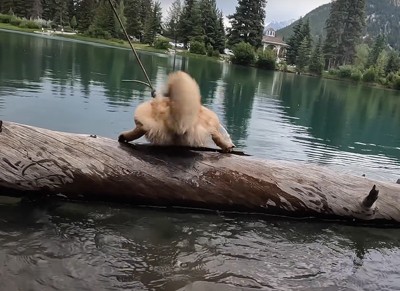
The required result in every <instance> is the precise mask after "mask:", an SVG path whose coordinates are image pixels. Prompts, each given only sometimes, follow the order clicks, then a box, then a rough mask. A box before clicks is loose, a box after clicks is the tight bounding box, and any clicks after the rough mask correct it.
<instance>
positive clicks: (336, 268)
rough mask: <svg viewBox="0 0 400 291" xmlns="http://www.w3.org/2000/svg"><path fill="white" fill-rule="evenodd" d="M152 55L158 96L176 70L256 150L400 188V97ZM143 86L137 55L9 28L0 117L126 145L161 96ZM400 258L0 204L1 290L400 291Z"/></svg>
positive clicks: (240, 219)
mask: <svg viewBox="0 0 400 291" xmlns="http://www.w3.org/2000/svg"><path fill="white" fill-rule="evenodd" d="M140 56H141V59H142V61H143V63H144V66H145V68H146V70H147V71H148V74H149V76H150V78H151V80H152V82H153V84H154V85H155V87H156V88H162V85H163V82H164V80H165V77H166V75H167V74H168V73H169V72H171V71H172V70H173V69H174V68H175V69H183V70H186V71H188V72H189V73H190V74H191V75H192V76H193V77H195V78H196V79H197V80H198V82H199V84H200V87H201V92H202V96H203V103H204V104H205V105H206V106H208V107H209V108H211V109H213V110H215V111H216V112H217V113H218V115H219V117H220V119H221V120H222V122H223V123H224V124H225V126H226V128H227V129H228V131H229V133H230V134H231V136H232V138H233V140H234V143H235V144H236V146H237V147H238V149H240V150H244V151H245V152H246V153H249V154H252V155H254V156H257V157H260V158H266V159H281V160H290V161H301V162H307V163H312V164H320V165H324V166H326V167H329V168H332V169H334V170H336V171H339V172H345V173H349V174H353V175H358V176H361V175H362V174H365V175H367V176H368V177H371V178H375V179H378V180H383V181H393V183H395V182H396V180H397V179H398V178H400V131H399V128H400V92H399V91H389V90H382V89H375V88H370V87H365V86H358V85H354V84H350V83H344V82H338V81H333V80H321V79H318V78H311V77H305V76H296V75H293V74H283V73H279V72H270V71H262V70H257V69H254V68H246V67H240V66H233V65H229V64H225V63H219V62H216V61H209V60H205V59H203V58H186V57H179V56H178V57H177V58H176V60H175V63H174V58H173V56H167V55H159V54H150V53H141V54H140ZM131 79H139V80H144V77H143V74H142V72H141V71H140V69H139V67H138V65H137V64H136V62H135V59H134V57H133V55H132V53H131V52H130V51H129V50H123V49H116V48H110V47H106V46H100V45H92V44H85V43H81V42H73V41H66V40H60V39H57V38H54V37H41V36H35V35H27V34H21V33H10V32H5V31H0V119H1V120H8V121H15V122H19V123H26V124H30V125H34V126H39V127H45V128H49V129H54V130H60V131H68V132H76V133H91V134H98V135H103V136H107V137H110V138H116V137H117V136H118V134H119V133H120V132H121V131H123V130H126V129H129V128H131V127H132V126H133V120H132V112H133V110H134V108H135V107H136V105H137V104H138V103H140V102H142V101H144V100H148V99H150V98H151V97H150V91H149V89H148V88H146V87H143V86H141V85H138V84H135V83H132V82H124V81H125V80H131ZM142 141H143V142H144V140H142ZM0 154H1V153H0ZM399 260H400V231H399V230H396V229H375V228H368V227H358V228H357V227H352V226H346V225H342V224H332V223H327V222H312V221H311V222H310V221H293V220H286V219H278V218H263V219H260V218H259V217H247V216H236V217H235V216H229V215H226V214H220V213H218V214H217V213H190V212H184V213H173V212H167V211H163V210H161V209H160V210H152V209H138V208H134V207H127V206H122V205H104V204H86V203H61V202H54V201H53V202H49V203H48V204H45V205H44V204H42V205H35V204H28V205H26V204H19V203H16V201H15V200H14V199H8V198H0V265H1V266H2V267H1V268H0V282H1V285H0V290H17V289H18V288H19V290H121V289H127V290H177V289H179V288H182V287H183V286H185V285H187V284H189V283H191V282H211V283H212V284H215V285H206V283H200V284H203V285H202V286H203V287H204V288H205V289H206V290H210V288H211V287H212V286H214V287H215V289H219V290H221V291H222V289H221V288H223V287H222V286H221V285H217V283H221V284H229V285H230V286H232V285H235V286H240V287H252V288H262V289H267V290H269V289H273V290H293V289H294V290H400V265H399V264H398V262H399Z"/></svg>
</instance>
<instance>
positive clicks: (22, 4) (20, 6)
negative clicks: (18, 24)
mask: <svg viewBox="0 0 400 291" xmlns="http://www.w3.org/2000/svg"><path fill="white" fill-rule="evenodd" d="M31 4H32V3H31V2H30V1H26V0H14V1H13V5H12V10H13V11H14V14H15V15H16V16H19V17H26V18H29V11H30V9H31V8H32V7H31Z"/></svg>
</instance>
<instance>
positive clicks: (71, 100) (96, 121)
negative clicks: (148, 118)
mask: <svg viewBox="0 0 400 291" xmlns="http://www.w3.org/2000/svg"><path fill="white" fill-rule="evenodd" d="M140 58H141V60H142V62H143V64H144V66H145V68H146V70H147V71H148V74H149V76H150V79H151V80H152V82H153V84H154V86H155V87H156V88H157V89H161V86H162V85H163V83H164V81H165V77H166V75H167V74H168V73H169V72H171V71H172V70H174V69H183V70H186V71H188V72H189V73H190V74H191V75H193V77H195V78H196V80H198V82H199V85H200V89H201V93H202V97H203V102H204V103H205V104H206V106H209V107H211V108H212V109H213V110H215V111H216V112H217V113H218V115H219V116H220V118H221V120H222V122H223V123H224V124H225V125H226V127H227V129H228V131H229V132H230V134H231V136H232V138H233V140H234V142H235V144H236V145H237V146H238V147H239V148H241V149H244V150H246V151H248V152H249V153H251V154H254V155H258V156H260V157H266V158H273V159H289V160H300V161H306V162H313V163H320V164H325V165H329V166H332V165H333V166H334V167H336V166H338V167H339V168H340V170H342V171H343V170H350V171H353V172H355V173H357V174H360V175H361V174H363V173H365V172H368V170H370V171H369V172H368V174H371V175H373V176H374V177H379V178H383V179H386V180H397V178H398V177H397V176H396V175H398V173H397V171H398V169H399V167H400V166H399V163H400V162H399V158H400V147H399V144H400V135H399V131H398V128H399V127H400V104H399V103H400V99H399V98H398V94H397V92H395V91H388V90H380V89H374V88H368V87H363V86H355V85H353V84H349V83H342V82H336V81H331V80H321V79H317V78H310V77H304V76H297V75H292V74H282V73H278V72H269V71H262V70H257V69H255V68H248V67H241V66H233V65H228V64H226V63H222V62H216V61H208V60H205V59H204V58H189V57H185V56H176V57H174V56H168V55H160V54H150V53H140ZM15 60H18V62H16V61H15ZM0 66H1V70H0V98H1V99H0V100H2V102H1V101H0V115H1V116H2V118H5V119H9V120H14V121H17V122H22V123H29V124H32V125H38V126H43V127H49V128H51V129H56V130H66V131H74V132H91V133H97V134H101V135H105V136H109V137H116V136H117V135H118V134H119V132H120V131H121V130H125V129H128V128H130V127H131V126H132V123H133V121H132V112H133V110H134V108H135V107H136V105H137V104H138V103H139V102H142V101H143V100H148V99H149V98H150V89H149V88H147V87H145V86H142V85H139V84H137V83H132V82H126V80H132V79H137V80H145V78H144V75H143V72H142V71H141V69H140V68H139V66H138V65H137V63H136V60H135V58H134V56H133V55H132V53H131V52H130V51H129V50H122V49H115V48H109V47H106V46H100V45H88V44H85V43H81V42H71V41H63V40H57V39H56V38H52V37H38V36H32V35H25V34H15V33H9V32H0ZM20 98H24V100H23V102H19V100H20ZM38 101H39V102H38ZM49 120H50V121H49ZM100 124H101V125H100ZM364 169H367V170H366V171H364Z"/></svg>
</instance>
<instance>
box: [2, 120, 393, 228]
mask: <svg viewBox="0 0 400 291" xmlns="http://www.w3.org/2000/svg"><path fill="white" fill-rule="evenodd" d="M0 153H1V154H0V194H2V195H21V196H22V195H27V194H29V195H58V194H60V193H61V194H62V195H64V196H66V197H67V198H69V199H83V200H98V201H114V202H123V203H132V204H147V205H154V206H184V207H198V208H207V209H219V210H233V211H246V212H256V213H265V214H277V215H287V216H293V217H321V218H329V219H336V218H344V219H351V220H354V219H355V220H356V221H369V222H374V223H375V222H376V223H380V222H389V223H396V224H397V223H400V203H399V202H400V185H398V184H396V183H384V182H379V181H374V180H370V179H368V178H365V177H356V176H351V175H348V174H340V173H336V172H334V171H331V170H329V169H327V168H324V167H319V166H313V165H307V164H302V163H291V162H284V161H267V160H260V159H257V158H254V157H250V156H238V155H234V154H221V153H218V152H212V151H194V150H191V149H185V148H176V147H154V146H143V145H142V146H140V145H131V144H123V143H118V142H117V141H116V140H112V139H108V138H104V137H98V136H90V135H84V134H71V133H63V132H56V131H51V130H47V129H41V128H37V127H32V126H28V125H22V124H17V123H12V122H3V125H2V127H1V132H0ZM374 185H376V189H377V190H379V196H378V199H377V201H376V202H375V203H374V204H373V205H372V207H371V208H366V207H364V206H363V204H362V202H363V200H364V198H365V197H366V196H367V195H368V193H370V191H371V189H372V188H373V186H374Z"/></svg>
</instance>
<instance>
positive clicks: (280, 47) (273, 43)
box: [262, 28, 289, 62]
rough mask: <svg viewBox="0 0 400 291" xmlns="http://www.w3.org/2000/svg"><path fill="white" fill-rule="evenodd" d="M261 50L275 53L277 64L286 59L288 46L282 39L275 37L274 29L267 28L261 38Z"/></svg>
mask: <svg viewBox="0 0 400 291" xmlns="http://www.w3.org/2000/svg"><path fill="white" fill-rule="evenodd" d="M262 45H263V50H265V49H267V48H270V49H272V50H274V51H275V52H276V56H277V62H279V61H280V60H282V59H285V57H286V48H287V47H288V46H289V45H288V44H287V43H285V42H284V41H283V39H282V37H280V36H277V35H276V32H275V29H273V28H267V29H266V30H265V31H264V36H263V38H262Z"/></svg>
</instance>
